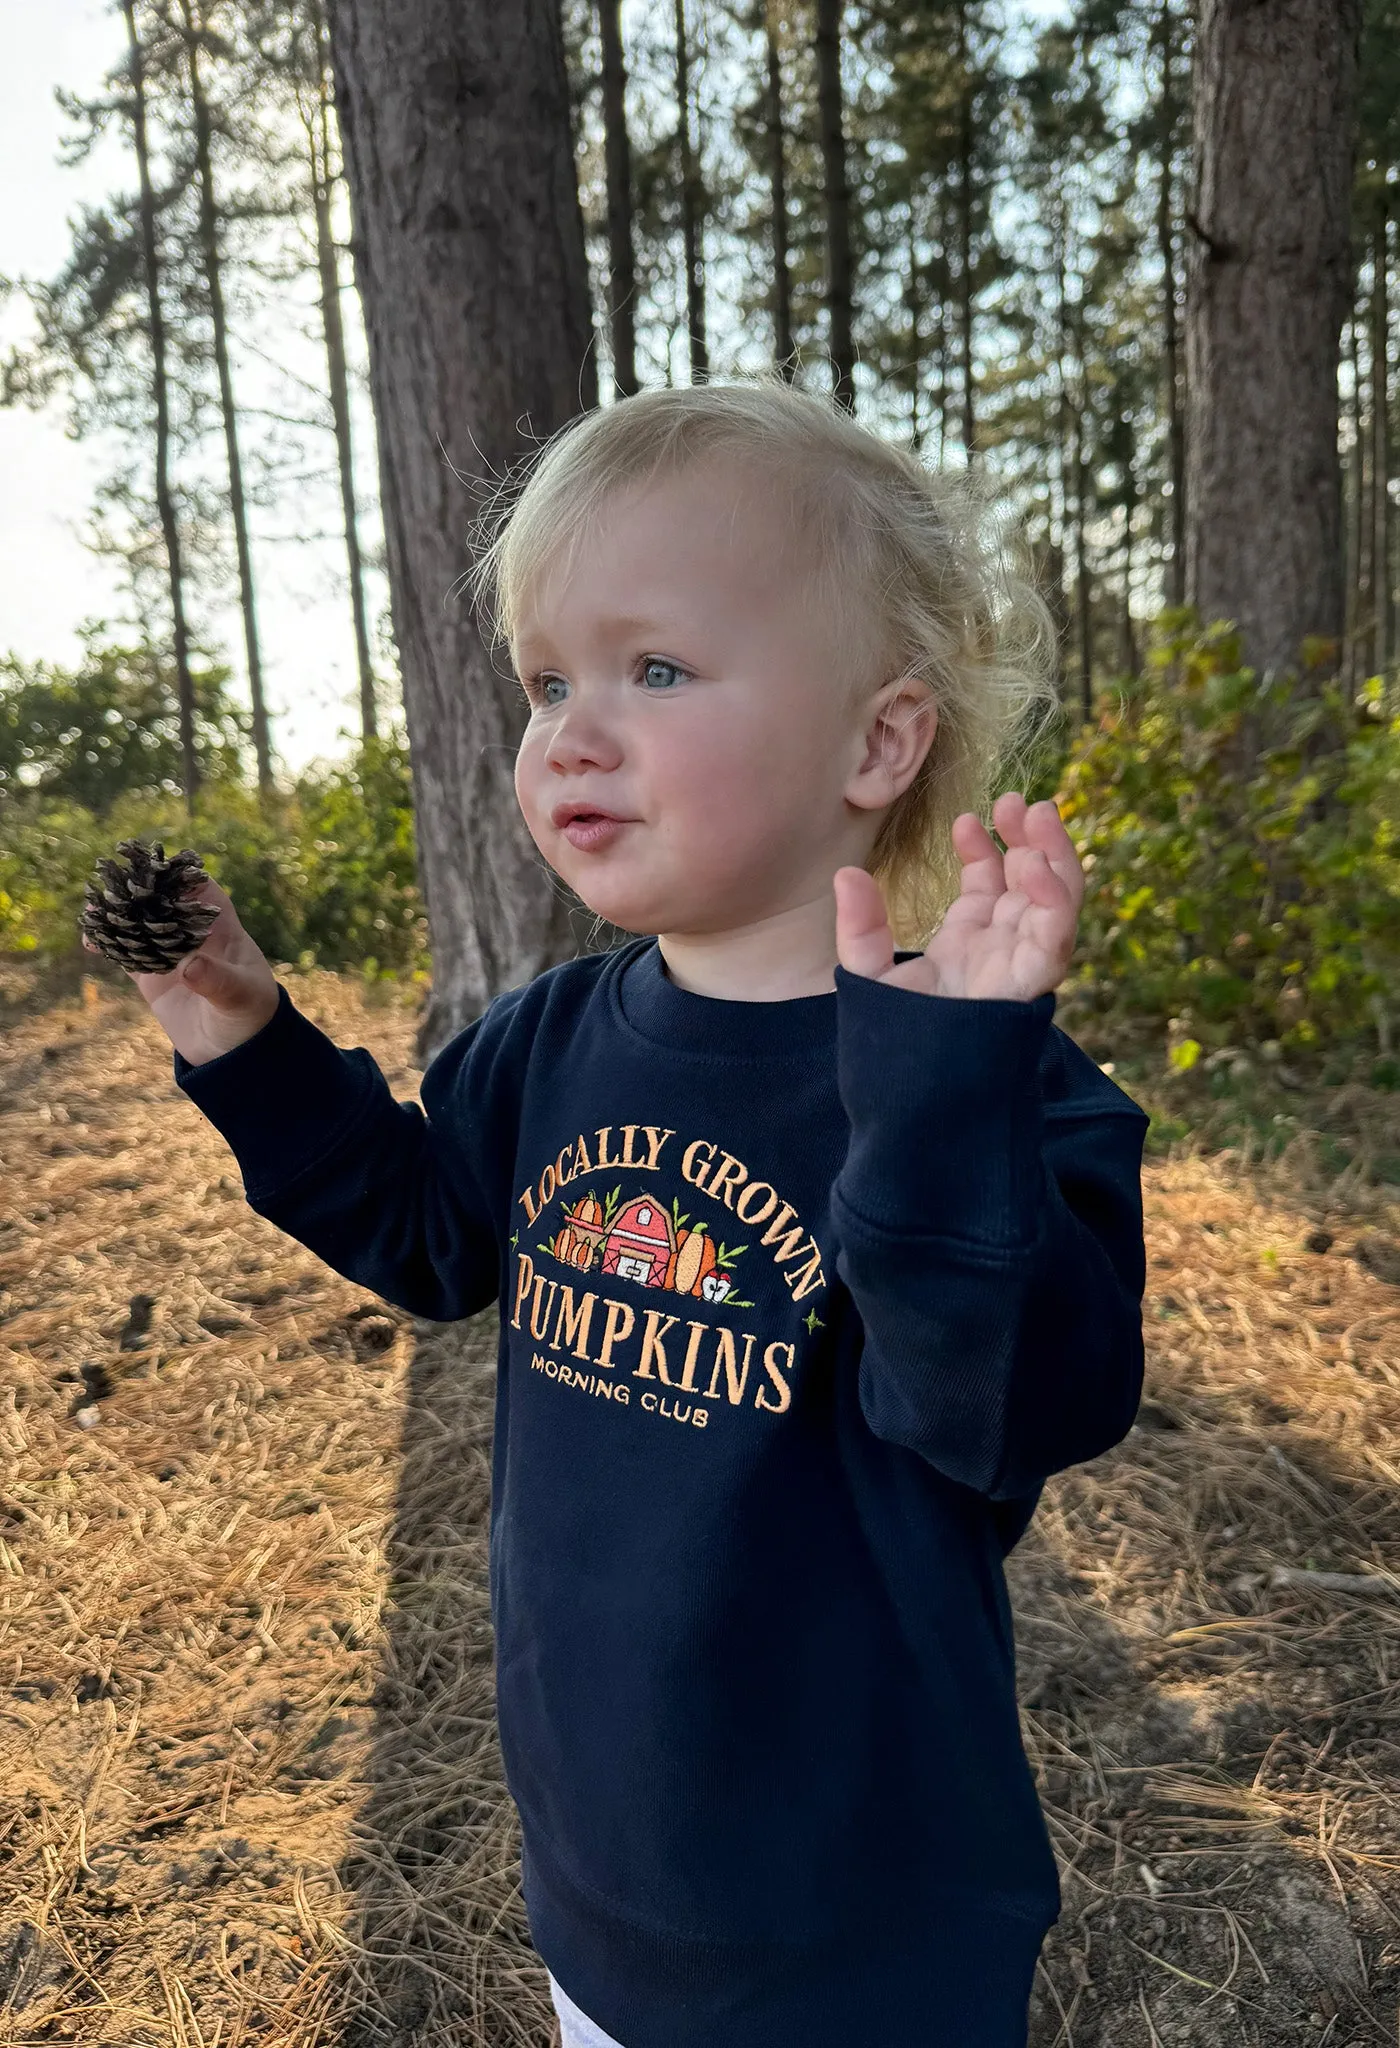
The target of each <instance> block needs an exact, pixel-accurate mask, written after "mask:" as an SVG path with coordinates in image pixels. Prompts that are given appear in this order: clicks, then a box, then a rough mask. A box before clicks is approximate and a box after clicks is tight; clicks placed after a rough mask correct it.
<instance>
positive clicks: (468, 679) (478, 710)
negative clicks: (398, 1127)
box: [331, 0, 597, 1059]
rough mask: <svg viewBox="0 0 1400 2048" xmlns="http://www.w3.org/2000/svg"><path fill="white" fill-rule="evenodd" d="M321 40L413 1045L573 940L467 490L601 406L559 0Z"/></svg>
mask: <svg viewBox="0 0 1400 2048" xmlns="http://www.w3.org/2000/svg"><path fill="white" fill-rule="evenodd" d="M331 48H332V55H333V57H334V62H335V73H336V108H337V112H338V115H339V121H340V132H341V139H342V143H343V146H344V151H345V164H346V171H347V175H348V178H349V183H350V194H351V201H352V206H353V211H354V219H355V232H354V250H355V263H356V273H357V277H358V280H359V286H360V296H361V298H362V300H363V302H364V308H365V319H366V329H367V333H368V338H369V354H370V377H371V385H372V390H373V395H374V409H375V418H376V421H377V425H378V431H379V466H380V476H381V485H382V501H383V507H384V524H385V538H386V544H387V548H388V559H389V580H390V591H391V598H392V604H393V616H394V630H395V637H396V639H397V641H398V648H399V657H400V664H401V667H402V673H403V689H404V710H405V716H406V719H407V724H408V734H409V741H410V746H411V752H412V762H413V788H414V806H415V829H416V834H417V844H418V862H419V874H420V879H421V883H422V887H423V893H424V896H425V899H426V903H427V910H428V923H429V930H430V934H431V941H432V950H433V988H432V996H431V1000H430V1002H429V1004H428V1008H427V1011H426V1013H425V1015H424V1018H423V1020H422V1023H421V1025H420V1027H419V1033H418V1054H419V1057H420V1059H426V1058H429V1057H431V1055H432V1053H433V1052H435V1051H436V1050H437V1049H438V1047H440V1046H441V1045H442V1044H444V1043H445V1042H446V1040H447V1039H448V1038H449V1037H451V1036H452V1034H453V1033H454V1032H456V1031H459V1030H461V1029H462V1028H463V1026H464V1025H466V1024H467V1023H469V1022H470V1021H471V1020H472V1019H473V1018H474V1017H476V1016H478V1015H480V1013H481V1012H482V1010H484V1009H485V1007H486V1005H487V1004H488V1003H489V1002H490V1001H491V1000H492V998H493V997H495V996H497V995H499V994H500V993H501V991H502V990H504V989H508V988H513V987H516V986H517V985H518V984H519V983H521V982H523V981H526V980H528V979H530V978H531V977H533V976H534V975H536V974H539V973H540V972H542V970H543V969H545V968H546V967H549V966H551V965H553V964H554V963H555V962H557V961H559V960H563V959H567V958H569V957H571V956H572V955H573V954H574V953H575V952H576V951H577V950H578V948H577V945H576V943H575V934H574V931H573V929H572V920H571V916H570V912H569V909H568V906H567V903H566V901H565V899H564V897H563V894H562V892H561V891H560V889H559V887H558V885H557V883H556V882H555V880H554V879H553V877H552V876H551V875H550V874H549V872H548V870H547V869H546V868H545V866H544V864H543V862H542V861H541V859H540V856H539V853H538V851H537V849H536V847H535V845H534V842H533V841H532V840H531V838H530V836H529V834H528V832H527V831H526V828H525V824H524V821H523V819H522V818H521V815H520V808H519V805H518V803H517V802H516V798H515V790H514V783H513V777H512V762H513V758H514V754H515V749H516V747H517V745H518V743H519V740H520V735H521V732H522V730H523V726H524V716H523V698H522V694H521V691H520V688H519V685H518V683H517V682H516V681H515V680H514V677H513V676H512V675H511V673H510V670H509V665H508V664H507V663H506V662H504V661H497V660H494V659H493V655H492V649H491V646H490V644H489V638H488V636H487V635H486V632H485V628H484V622H481V621H479V620H478V619H477V618H476V617H475V616H474V613H473V610H472V607H471V606H470V605H469V604H468V603H467V602H466V601H465V600H463V599H457V600H455V601H454V599H453V592H454V590H455V589H456V588H457V586H458V584H459V582H460V579H461V574H462V569H463V565H464V561H465V548H464V537H465V535H466V533H467V530H468V527H469V524H470V521H471V519H472V517H473V515H474V514H475V513H476V512H477V510H478V509H479V507H480V503H481V495H482V494H483V493H484V492H486V491H488V490H489V489H490V488H491V486H492V485H493V483H494V481H495V479H496V478H497V477H499V475H500V474H501V473H502V472H503V471H505V470H507V469H508V468H510V467H511V466H512V465H513V464H515V463H518V462H519V461H520V459H521V458H522V456H524V455H526V454H527V453H528V452H529V449H530V447H531V446H532V445H533V443H534V442H535V441H536V440H537V439H538V438H540V437H543V436H545V435H547V434H549V433H552V432H553V431H554V430H555V429H556V428H557V427H559V426H561V425H562V424H563V423H564V422H565V421H566V420H567V419H569V418H570V417H571V416H572V415H573V414H574V413H576V412H577V411H578V410H579V408H580V406H585V407H587V406H591V405H593V404H594V403H595V402H596V397H597V393H596V386H595V367H594V351H593V337H592V333H591V329H590V320H589V300H588V270H587V264H586V260H585V255H584V240H583V221H582V217H581V214H580V210H579V202H578V188H577V184H576V182H575V176H574V158H573V148H572V140H571V136H570V127H569V98H568V81H567V79H566V76H565V70H564V49H563V36H562V32H561V27H560V20H559V10H558V0H497V4H495V5H494V6H492V7H490V8H486V7H470V8H469V7H463V6H461V5H460V4H458V0H415V4H414V5H413V6H411V7H410V6H404V5H403V4H402V0H336V6H335V9H334V12H333V14H332V17H331ZM527 141H528V146H526V143H527ZM463 477H465V478H466V479H467V482H466V484H465V485H464V483H463V481H462V478H463Z"/></svg>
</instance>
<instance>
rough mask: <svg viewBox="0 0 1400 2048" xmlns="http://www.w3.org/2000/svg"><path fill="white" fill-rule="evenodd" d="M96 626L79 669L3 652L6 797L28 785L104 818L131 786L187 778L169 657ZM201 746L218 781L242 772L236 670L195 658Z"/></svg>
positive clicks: (1, 764)
mask: <svg viewBox="0 0 1400 2048" xmlns="http://www.w3.org/2000/svg"><path fill="white" fill-rule="evenodd" d="M99 632H100V629H99V628H97V627H92V628H89V630H88V632H87V634H86V636H85V637H86V640H87V647H86V651H85V653H84V655H83V659H82V660H81V662H80V663H79V664H78V666H77V667H76V668H73V669H65V668H60V667H58V666H57V665H56V664H54V663H52V662H45V661H36V662H22V661H20V660H19V659H18V658H17V657H16V656H14V655H7V656H4V657H0V803H4V802H5V800H6V799H7V798H10V797H19V796H22V795H23V793H24V792H25V791H29V790H32V791H36V792H38V793H39V794H40V795H42V796H44V797H46V798H51V799H57V800H62V801H71V802H73V803H75V804H78V805H80V806H82V807H83V808H85V809H87V810H91V811H96V812H97V813H98V814H99V815H101V814H103V813H105V812H106V811H108V810H110V809H111V807H112V805H113V804H114V803H115V802H116V801H117V800H118V799H119V798H120V797H122V796H124V795H126V794H127V793H128V792H129V791H133V790H151V789H159V788H161V787H162V785H165V784H170V785H174V786H178V785H179V782H180V722H179V712H178V709H177V699H176V691H175V677H174V671H173V668H172V666H171V664H170V662H169V661H168V659H167V658H166V657H165V656H163V655H160V654H157V653H156V652H155V651H154V650H153V649H152V648H150V647H143V646H139V645H138V646H132V647H120V646H112V645H108V644H104V643H102V642H100V640H99V637H98V636H99ZM192 680H193V682H194V690H195V745H196V748H197V750H198V754H199V759H200V761H201V763H202V765H203V768H204V771H205V773H206V774H207V775H209V776H210V777H211V778H213V779H216V780H218V779H224V778H233V777H236V776H237V774H238V772H239V766H240V759H241V750H240V721H241V718H242V716H243V714H241V713H240V712H239V711H238V709H237V708H236V707H235V706H234V705H233V704H232V703H231V702H230V700H229V697H228V680H229V671H228V669H227V668H226V667H223V666H221V665H218V664H215V663H213V662H205V663H204V664H203V665H202V666H199V665H196V666H195V667H194V670H193V676H192Z"/></svg>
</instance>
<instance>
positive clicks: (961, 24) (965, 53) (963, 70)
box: [958, 0, 977, 462]
mask: <svg viewBox="0 0 1400 2048" xmlns="http://www.w3.org/2000/svg"><path fill="white" fill-rule="evenodd" d="M958 74H959V84H958V90H959V94H960V101H959V105H960V113H959V117H958V287H959V304H958V331H959V335H960V337H961V341H962V400H963V418H962V436H963V451H964V453H965V455H966V457H967V460H968V461H969V462H971V461H972V458H973V457H974V455H976V453H977V386H976V381H975V378H976V373H975V371H974V369H973V366H972V356H973V325H974V319H975V315H974V311H973V304H972V302H973V298H974V296H975V294H974V289H973V277H972V147H973V134H972V59H971V52H970V50H969V48H968V38H967V7H966V5H965V4H964V0H959V5H958Z"/></svg>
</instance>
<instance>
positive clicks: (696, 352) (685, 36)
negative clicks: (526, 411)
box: [675, 0, 710, 384]
mask: <svg viewBox="0 0 1400 2048" xmlns="http://www.w3.org/2000/svg"><path fill="white" fill-rule="evenodd" d="M675 13H676V116H677V126H676V140H677V142H678V144H679V145H680V158H681V237H682V241H683V243H684V248H685V314H686V327H687V330H688V332H689V336H690V381H691V383H692V384H703V383H704V381H705V379H706V378H707V377H708V376H709V374H710V347H709V342H708V340H707V339H706V335H705V327H706V320H705V248H704V222H703V220H702V217H701V216H702V212H703V208H704V193H703V192H702V190H701V185H700V166H699V164H698V162H697V160H696V154H695V142H694V138H693V136H692V134H691V128H690V35H689V31H688V30H687V28H686V22H685V0H675Z"/></svg>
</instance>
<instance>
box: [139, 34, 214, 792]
mask: <svg viewBox="0 0 1400 2048" xmlns="http://www.w3.org/2000/svg"><path fill="white" fill-rule="evenodd" d="M122 13H123V15H124V16H125V17H126V33H127V41H128V45H129V52H130V54H129V57H128V64H129V67H130V71H131V128H132V135H133V138H134V141H135V147H136V168H137V175H138V177H139V179H140V186H141V260H142V266H143V269H144V271H145V283H146V313H147V319H148V320H149V322H150V329H151V387H152V395H153V396H154V399H155V408H156V463H155V467H156V509H157V511H158V512H159V514H160V530H161V535H162V538H163V540H164V542H165V562H166V573H167V576H168V578H169V582H170V614H171V620H172V623H173V631H174V652H175V691H176V697H177V700H178V704H179V713H180V767H181V775H182V779H183V782H184V792H185V808H186V810H188V811H192V810H193V808H194V800H195V797H196V796H197V795H198V793H199V783H200V773H199V757H198V755H197V753H196V751H195V741H194V679H193V677H192V676H191V674H190V636H189V628H188V626H187V624H186V622H185V579H184V568H183V561H182V557H181V552H180V522H179V518H178V515H177V514H176V510H175V499H174V495H173V493H172V491H171V488H170V392H169V385H168V381H167V372H166V364H165V313H164V310H163V308H162V305H161V297H160V247H159V241H158V237H157V234H156V200H155V191H154V189H153V187H152V184H151V156H150V145H149V143H148V141H147V136H146V57H145V51H144V50H143V48H142V45H141V38H140V35H139V34H138V32H137V28H136V6H135V0H122Z"/></svg>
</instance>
